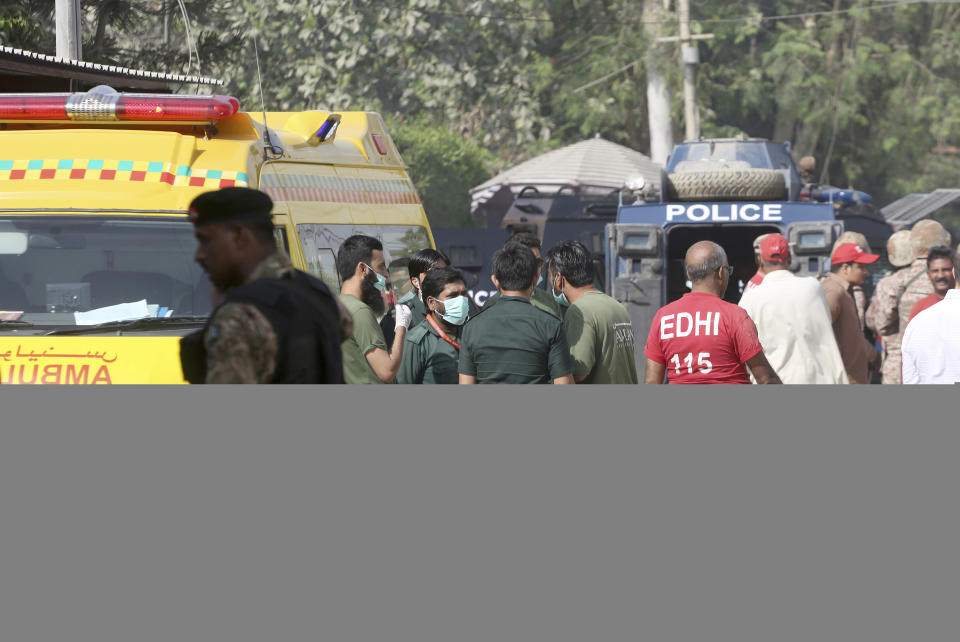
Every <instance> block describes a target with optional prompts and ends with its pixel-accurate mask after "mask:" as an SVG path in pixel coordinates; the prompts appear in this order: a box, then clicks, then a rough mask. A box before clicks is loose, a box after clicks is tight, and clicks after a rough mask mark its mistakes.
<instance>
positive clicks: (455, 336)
mask: <svg viewBox="0 0 960 642" xmlns="http://www.w3.org/2000/svg"><path fill="white" fill-rule="evenodd" d="M420 290H421V292H423V298H424V300H425V301H426V306H427V309H428V310H429V311H430V313H429V314H428V315H427V318H426V319H425V320H424V321H422V322H421V323H420V324H419V325H417V326H416V327H415V328H413V329H412V330H410V332H408V333H407V338H406V340H405V341H404V344H403V360H402V361H401V362H400V372H398V373H397V383H457V382H458V374H457V361H458V360H459V358H460V329H461V326H463V324H464V323H465V322H466V320H467V314H468V311H469V309H470V306H469V300H468V298H467V285H466V283H465V282H464V280H463V274H461V273H460V271H459V270H455V269H453V268H450V267H438V268H434V269H432V270H428V271H427V273H426V276H424V277H423V278H421V279H420Z"/></svg>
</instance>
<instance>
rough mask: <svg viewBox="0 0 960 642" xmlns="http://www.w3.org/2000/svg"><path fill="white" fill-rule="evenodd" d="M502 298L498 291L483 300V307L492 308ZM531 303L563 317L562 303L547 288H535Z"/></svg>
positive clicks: (558, 316)
mask: <svg viewBox="0 0 960 642" xmlns="http://www.w3.org/2000/svg"><path fill="white" fill-rule="evenodd" d="M499 300H500V293H499V292H496V293H495V294H493V296H491V297H490V298H488V299H487V300H486V301H484V302H483V309H484V310H486V309H487V308H492V307H493V306H495V305H496V304H497V301H499ZM530 303H532V304H533V307H535V308H540V309H541V310H543V311H544V312H549V313H550V314H552V315H553V316H555V317H557V318H558V319H559V318H562V316H561V312H560V304H559V303H557V300H556V299H554V298H553V295H552V294H550V293H549V292H547V291H546V290H541V289H540V288H534V289H533V294H531V295H530Z"/></svg>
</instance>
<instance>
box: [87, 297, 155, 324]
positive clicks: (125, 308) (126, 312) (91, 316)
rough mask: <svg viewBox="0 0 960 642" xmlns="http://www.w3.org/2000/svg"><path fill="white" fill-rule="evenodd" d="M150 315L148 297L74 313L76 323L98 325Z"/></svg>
mask: <svg viewBox="0 0 960 642" xmlns="http://www.w3.org/2000/svg"><path fill="white" fill-rule="evenodd" d="M149 316H150V309H149V308H148V307H147V300H146V299H142V300H140V301H136V302H134V303H120V304H118V305H108V306H107V307H105V308H97V309H96V310H90V311H89V312H74V313H73V319H74V323H76V324H77V325H97V324H100V323H112V322H114V321H133V320H135V319H145V318H147V317H149Z"/></svg>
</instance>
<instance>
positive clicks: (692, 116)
mask: <svg viewBox="0 0 960 642" xmlns="http://www.w3.org/2000/svg"><path fill="white" fill-rule="evenodd" d="M677 13H678V17H679V18H680V54H681V58H683V121H684V125H686V132H687V140H697V139H698V138H700V119H699V118H698V116H699V114H697V85H696V70H695V68H694V65H696V64H697V63H698V62H700V53H699V50H698V49H697V46H696V45H692V44H690V0H679V4H678V5H677Z"/></svg>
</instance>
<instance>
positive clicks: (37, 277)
mask: <svg viewBox="0 0 960 642" xmlns="http://www.w3.org/2000/svg"><path fill="white" fill-rule="evenodd" d="M196 245H197V244H196V241H195V240H194V237H193V226H192V225H191V224H190V223H189V221H188V220H187V219H186V217H183V216H180V217H173V216H171V217H134V216H128V215H116V216H111V215H107V214H98V215H96V216H82V215H75V216H40V215H37V216H20V215H18V216H7V217H3V216H2V215H0V311H2V315H3V316H2V317H0V318H3V319H6V320H8V321H21V322H29V323H32V324H33V325H38V326H69V325H86V324H94V323H100V322H105V321H119V320H124V319H122V318H120V317H125V318H126V319H132V318H151V317H161V318H162V317H192V316H205V315H208V314H209V313H210V310H211V303H210V291H211V287H210V282H209V280H208V279H207V277H206V275H204V273H203V271H202V270H201V269H200V267H199V266H198V265H197V264H196V263H194V261H193V255H194V252H195V250H196ZM111 306H123V307H121V308H112V309H111V310H107V311H104V310H103V309H104V308H108V307H111ZM17 313H22V314H17Z"/></svg>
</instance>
